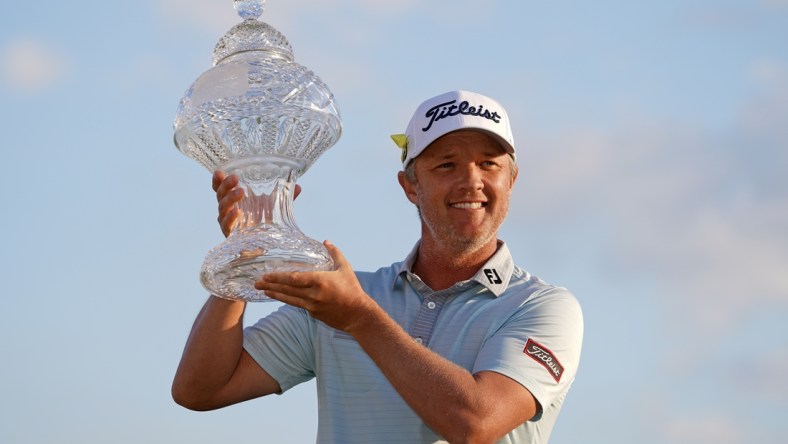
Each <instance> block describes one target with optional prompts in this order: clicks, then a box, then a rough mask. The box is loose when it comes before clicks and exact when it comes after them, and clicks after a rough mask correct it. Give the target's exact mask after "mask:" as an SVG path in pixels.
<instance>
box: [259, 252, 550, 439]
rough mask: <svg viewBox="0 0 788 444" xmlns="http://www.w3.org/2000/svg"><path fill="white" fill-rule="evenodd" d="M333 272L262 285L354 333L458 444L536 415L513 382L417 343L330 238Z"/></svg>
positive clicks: (283, 276) (416, 406)
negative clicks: (378, 301)
mask: <svg viewBox="0 0 788 444" xmlns="http://www.w3.org/2000/svg"><path fill="white" fill-rule="evenodd" d="M326 248H328V250H329V252H330V253H331V255H332V257H333V258H334V263H335V264H336V265H337V269H336V270H335V271H333V272H314V273H271V274H268V275H265V276H263V278H262V279H261V280H260V281H258V282H257V283H256V287H257V288H258V289H260V290H265V291H266V294H267V295H268V296H270V297H272V298H274V299H277V300H280V301H282V302H285V303H287V304H290V305H293V306H296V307H301V308H304V309H306V310H307V311H308V312H309V313H310V315H312V316H313V317H315V318H316V319H318V320H321V321H322V322H324V323H326V324H327V325H329V326H331V327H333V328H336V329H339V330H343V331H345V332H347V333H350V334H351V335H353V337H354V338H355V339H356V340H357V341H358V343H359V345H361V347H362V348H363V349H364V350H365V351H366V352H367V354H368V355H369V356H370V358H372V360H373V361H374V362H375V364H376V365H377V366H378V367H379V368H380V370H381V371H382V372H383V374H384V375H385V376H386V378H387V379H388V380H389V381H390V382H391V384H392V385H393V386H394V388H395V389H396V390H397V392H399V394H400V395H401V396H402V398H403V399H404V400H405V401H406V402H407V403H408V405H409V406H410V407H411V408H412V409H413V410H414V411H415V412H416V414H418V415H419V417H420V418H421V419H422V420H423V421H424V422H425V423H426V424H427V425H428V426H429V427H431V428H432V429H433V430H434V431H435V432H436V433H438V434H439V435H441V436H442V437H443V438H444V439H446V440H448V441H449V442H452V443H455V442H456V443H462V442H474V443H475V442H495V441H496V440H498V439H500V438H501V437H502V436H503V435H505V434H506V433H508V432H510V431H511V430H512V429H514V428H515V427H517V426H518V425H520V424H522V423H523V422H525V421H527V420H529V419H531V418H532V417H533V416H534V414H535V413H536V409H537V403H536V400H535V399H534V397H533V396H532V395H531V393H530V392H529V391H528V390H527V389H526V388H525V387H523V386H522V385H520V384H519V383H517V382H515V381H514V380H512V379H510V378H508V377H506V376H504V375H501V374H499V373H495V372H491V371H483V372H479V373H477V374H475V375H474V374H471V373H470V372H468V371H467V370H466V369H464V368H462V367H460V366H458V365H456V364H454V363H453V362H451V361H449V360H447V359H446V358H444V357H442V356H440V355H438V354H436V353H434V352H432V351H431V350H429V349H428V348H426V347H424V346H422V345H421V344H418V343H416V342H415V341H414V340H413V339H412V338H411V337H410V335H408V334H407V332H405V331H404V330H403V329H402V328H401V327H400V326H399V325H398V324H397V323H396V322H395V321H394V320H393V319H392V318H391V317H390V316H389V315H388V314H387V313H386V312H385V311H384V310H383V309H382V308H380V306H378V305H377V304H376V303H375V301H373V300H372V299H371V298H370V297H369V296H368V295H367V294H366V293H364V291H363V289H362V288H361V286H360V285H359V283H358V280H357V279H356V276H355V274H354V273H353V270H352V268H351V267H350V265H349V264H348V263H347V261H346V260H345V258H344V257H343V256H342V253H341V252H339V250H338V249H337V248H336V247H334V246H333V245H331V244H329V243H326Z"/></svg>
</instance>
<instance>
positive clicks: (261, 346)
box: [173, 91, 583, 443]
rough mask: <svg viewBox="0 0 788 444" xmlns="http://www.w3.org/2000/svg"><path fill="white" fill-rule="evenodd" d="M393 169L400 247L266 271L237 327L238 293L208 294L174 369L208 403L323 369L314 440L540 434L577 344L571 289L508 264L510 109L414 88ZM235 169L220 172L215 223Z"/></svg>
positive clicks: (230, 202) (512, 168)
mask: <svg viewBox="0 0 788 444" xmlns="http://www.w3.org/2000/svg"><path fill="white" fill-rule="evenodd" d="M392 137H394V139H395V141H397V142H398V145H400V146H401V147H402V148H403V171H401V172H400V173H399V176H398V179H399V183H400V185H401V186H402V189H403V191H404V192H405V196H406V197H407V198H408V199H409V200H410V201H411V202H412V203H413V204H414V205H415V206H416V208H417V210H418V214H419V217H420V219H421V239H420V241H419V242H418V243H417V244H416V246H415V247H414V249H413V251H412V252H411V254H410V255H409V256H408V257H407V258H406V259H405V261H403V262H399V263H395V264H393V265H391V266H390V267H385V268H381V269H380V270H378V271H377V272H374V273H355V272H354V271H353V269H352V268H351V266H350V264H349V263H348V262H347V261H346V260H345V258H344V256H343V255H342V253H341V252H340V251H339V250H338V249H337V248H336V247H335V246H333V245H332V244H331V243H329V242H326V243H325V245H326V248H327V249H328V250H329V252H330V254H331V255H332V257H333V259H334V262H335V266H336V269H335V270H334V271H328V272H306V273H270V274H267V275H264V276H262V277H261V278H260V280H259V281H257V282H256V283H255V286H256V288H258V289H260V290H264V291H265V292H266V294H267V295H268V296H270V297H271V298H274V299H276V300H279V301H281V302H284V303H285V304H286V305H283V306H282V307H281V308H280V309H279V311H277V312H275V313H273V314H271V315H270V316H268V317H266V318H263V319H261V320H259V321H258V322H257V323H256V324H255V325H253V326H251V327H248V328H246V330H244V329H243V327H242V321H243V319H242V317H243V311H244V307H245V303H244V302H238V301H227V300H223V299H219V298H216V297H211V298H209V300H208V302H207V303H206V304H205V307H204V308H203V310H202V311H201V312H200V314H199V315H198V317H197V320H196V321H195V325H194V327H193V329H192V332H191V336H190V337H189V340H188V342H187V345H186V349H185V351H184V355H183V358H182V360H181V364H180V366H179V368H178V371H177V374H176V377H175V381H174V383H173V397H174V398H175V400H176V401H177V402H178V403H180V404H182V405H184V406H186V407H189V408H192V409H196V410H208V409H214V408H219V407H223V406H226V405H230V404H233V403H237V402H241V401H244V400H247V399H252V398H256V397H259V396H264V395H268V394H271V393H282V392H284V391H286V390H288V389H290V388H291V387H293V386H295V385H296V384H298V383H301V382H303V381H306V380H309V379H311V378H313V377H316V378H317V390H318V403H319V424H318V438H317V441H318V442H321V443H322V442H325V443H371V442H375V443H381V442H391V443H432V442H444V441H448V442H451V443H461V442H472V443H477V442H479V443H491V442H501V443H545V442H547V440H548V438H549V435H550V432H551V430H552V427H553V424H554V422H555V420H556V416H557V415H558V412H559V410H560V409H561V406H562V403H563V401H564V399H565V397H566V394H567V391H568V389H569V386H570V385H571V383H572V381H573V380H574V377H575V373H576V370H577V366H578V361H579V357H580V348H581V343H582V335H583V319H582V314H581V311H580V307H579V305H578V303H577V301H576V299H575V298H574V297H573V296H572V295H571V294H570V293H569V292H567V291H566V290H565V289H563V288H560V287H554V286H551V285H548V284H546V283H544V282H543V281H541V280H539V279H538V278H536V277H534V276H532V275H530V274H529V273H527V272H526V271H524V270H522V269H520V268H518V267H516V266H515V265H514V263H513V261H512V258H511V256H510V254H509V251H508V248H507V247H506V244H504V243H503V242H502V241H500V240H498V238H497V234H498V228H499V227H500V225H501V223H502V222H503V220H504V218H505V217H506V214H507V212H508V209H509V200H510V196H511V192H512V187H513V185H514V182H515V180H516V179H517V171H518V170H517V164H516V154H515V147H514V143H513V139H512V134H511V130H510V126H509V120H508V116H507V114H506V112H505V111H504V109H503V108H502V107H501V106H500V104H498V103H497V102H495V101H494V100H492V99H490V98H488V97H485V96H482V95H479V94H475V93H471V92H466V91H454V92H449V93H446V94H442V95H440V96H437V97H434V98H432V99H429V100H427V101H426V102H424V103H423V104H421V105H420V106H419V107H418V109H417V110H416V113H415V114H414V115H413V117H412V119H411V121H410V123H409V125H408V128H407V131H406V134H405V135H398V136H392ZM237 183H238V182H237V179H236V178H234V177H232V176H230V177H226V178H225V177H224V175H223V174H221V173H217V174H216V175H215V176H214V189H215V190H216V191H217V197H218V199H219V220H220V224H221V226H222V229H223V231H224V232H225V234H228V233H229V232H230V231H231V230H232V228H233V226H234V225H235V222H236V219H237V217H238V210H237V209H235V207H234V206H235V204H236V203H237V202H238V201H239V200H240V198H241V196H242V191H240V189H238V188H236V185H237Z"/></svg>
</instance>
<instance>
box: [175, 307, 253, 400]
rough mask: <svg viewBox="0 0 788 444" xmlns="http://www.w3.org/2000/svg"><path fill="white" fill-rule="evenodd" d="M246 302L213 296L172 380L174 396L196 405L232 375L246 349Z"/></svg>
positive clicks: (196, 324) (201, 313) (194, 330)
mask: <svg viewBox="0 0 788 444" xmlns="http://www.w3.org/2000/svg"><path fill="white" fill-rule="evenodd" d="M245 308H246V303H245V302H242V301H229V300H225V299H220V298H218V297H213V296H212V297H210V298H208V301H207V302H206V303H205V305H204V306H203V308H202V310H201V311H200V313H199V314H198V315H197V319H196V320H195V321H194V325H193V326H192V330H191V333H190V334H189V339H188V340H187V342H186V347H185V348H184V351H183V356H182V357H181V362H180V365H179V366H178V370H177V372H176V374H175V378H174V380H173V384H172V396H173V399H175V401H176V402H177V403H179V404H181V405H183V406H185V407H189V408H197V409H199V408H200V407H201V404H202V403H203V402H204V401H205V400H206V399H209V398H210V397H211V395H212V394H213V393H215V392H216V391H218V390H219V389H221V388H222V387H223V386H224V385H225V384H227V382H228V381H229V380H230V378H231V377H232V375H233V372H234V371H235V369H236V367H237V365H238V361H239V359H240V356H241V351H242V349H243V313H244V309H245Z"/></svg>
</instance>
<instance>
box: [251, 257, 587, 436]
mask: <svg viewBox="0 0 788 444" xmlns="http://www.w3.org/2000/svg"><path fill="white" fill-rule="evenodd" d="M417 251H418V245H416V247H414V249H413V251H412V252H411V253H410V255H409V256H408V257H407V258H406V259H405V261H403V262H398V263H395V264H393V265H391V266H390V267H386V268H381V269H379V270H378V271H376V272H374V273H366V272H358V273H357V275H358V279H359V281H360V282H361V285H362V287H363V288H364V290H365V291H366V292H367V294H369V295H370V296H371V297H372V298H373V299H375V300H376V301H377V303H378V304H379V305H380V306H381V307H382V308H383V309H384V310H385V311H386V312H387V313H388V314H389V315H390V316H391V317H392V318H393V319H394V320H395V321H396V322H397V323H399V325H401V326H402V328H403V329H404V330H405V331H407V332H408V333H410V335H411V336H412V337H413V338H414V340H415V341H417V342H419V343H421V344H423V345H424V346H426V347H429V348H430V349H431V350H432V351H434V352H435V353H438V354H440V355H441V356H444V357H445V358H447V359H449V360H451V361H453V362H454V363H456V364H458V365H460V366H461V367H463V368H465V369H467V370H468V371H469V372H471V373H477V372H480V371H482V370H491V371H495V372H498V373H501V374H503V375H506V376H508V377H510V378H512V379H514V380H515V381H517V382H519V383H520V384H522V385H523V386H524V387H525V388H527V389H528V390H529V391H530V392H531V393H532V394H533V396H534V398H536V400H537V401H538V403H539V406H540V409H539V412H538V413H537V415H536V417H535V418H534V419H533V420H531V421H528V422H526V423H524V424H522V425H520V426H519V427H517V428H515V429H514V430H513V431H512V432H511V433H509V434H508V435H506V436H505V437H504V438H503V439H501V440H500V441H499V442H500V443H520V444H523V443H546V442H547V440H548V438H549V436H550V432H551V430H552V428H553V424H554V423H555V420H556V417H557V415H558V412H559V411H560V409H561V406H562V404H563V401H564V399H565V397H566V394H567V391H568V390H569V387H570V386H571V384H572V381H574V379H575V373H576V371H577V366H578V362H579V359H580V348H581V345H582V340H583V317H582V313H581V310H580V305H579V304H578V302H577V300H576V299H575V297H574V296H573V295H572V294H570V293H569V292H568V291H567V290H566V289H564V288H561V287H555V286H552V285H549V284H546V283H545V282H543V281H542V280H540V279H539V278H537V277H535V276H532V275H530V274H529V273H527V272H526V271H524V270H522V269H520V268H518V267H516V266H515V265H514V262H513V261H512V257H511V255H510V254H509V249H508V248H507V247H506V245H505V244H504V243H503V242H499V247H498V250H497V251H496V253H495V255H493V257H492V258H490V260H489V261H488V262H487V263H486V264H485V265H484V266H483V267H482V268H481V269H480V270H479V271H478V273H477V274H476V275H475V276H474V277H473V278H472V279H470V280H468V281H463V282H458V283H456V284H455V285H454V286H453V287H451V288H448V289H445V290H442V291H432V290H431V289H430V288H429V287H427V286H426V285H425V284H424V283H423V282H422V281H421V279H419V277H418V276H417V275H415V274H414V273H412V272H411V271H410V270H411V265H412V264H413V261H414V260H415V257H416V252H417ZM244 348H245V349H246V350H247V351H248V352H249V354H250V355H251V356H252V357H253V358H254V359H255V360H256V361H257V363H258V364H260V366H261V367H262V368H263V369H265V371H266V372H268V373H269V374H270V375H271V376H272V377H273V378H274V379H276V380H277V381H278V382H279V385H280V387H281V388H282V391H283V392H284V391H287V390H288V389H290V388H291V387H293V386H295V385H296V384H299V383H301V382H304V381H308V380H310V379H312V378H314V377H316V378H317V394H318V417H319V420H318V432H317V442H318V443H341V444H353V443H358V444H367V443H372V442H374V443H397V444H400V443H435V442H445V441H443V440H442V438H441V437H440V436H438V435H437V434H435V433H434V432H433V431H432V430H431V429H430V428H429V427H427V426H426V425H425V424H424V423H423V422H422V421H421V419H420V418H419V417H418V416H417V415H416V414H415V413H414V412H413V410H411V409H410V407H408V405H407V404H405V402H404V401H403V400H402V398H401V397H400V396H399V394H398V393H397V392H396V390H394V388H393V387H392V386H391V384H390V383H389V382H388V380H387V379H386V378H385V376H383V374H382V373H381V372H380V370H379V369H378V368H377V366H376V365H375V363H374V362H372V360H371V359H370V358H369V356H367V354H366V353H365V352H364V351H363V350H362V349H361V347H360V346H359V345H358V343H357V342H356V341H355V340H354V339H353V337H352V336H350V335H349V334H347V333H345V332H342V331H339V330H335V329H333V328H331V327H328V326H326V325H325V324H323V323H322V322H319V321H316V320H315V319H313V318H311V317H310V316H309V315H308V313H307V312H306V311H304V310H302V309H297V308H294V307H291V306H288V305H283V306H282V307H281V308H280V309H279V310H278V311H276V312H274V313H272V314H271V315H269V316H267V317H265V318H263V319H260V320H259V321H258V322H257V323H256V324H255V325H253V326H250V327H247V328H246V329H245V330H244Z"/></svg>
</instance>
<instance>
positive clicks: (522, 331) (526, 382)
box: [473, 287, 583, 419]
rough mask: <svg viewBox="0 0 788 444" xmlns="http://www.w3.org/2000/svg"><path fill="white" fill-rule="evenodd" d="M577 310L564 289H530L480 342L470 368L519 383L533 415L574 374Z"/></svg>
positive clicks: (577, 345)
mask: <svg viewBox="0 0 788 444" xmlns="http://www.w3.org/2000/svg"><path fill="white" fill-rule="evenodd" d="M582 342H583V314H582V311H581V309H580V304H579V303H578V302H577V299H575V297H574V296H573V295H572V294H571V293H569V292H568V291H567V290H566V289H564V288H560V287H546V288H544V289H542V290H539V291H537V292H536V293H534V294H533V295H532V296H531V297H530V298H528V300H527V301H526V302H525V303H523V304H522V305H520V307H519V309H518V310H517V311H516V312H515V313H514V315H513V316H512V317H510V318H509V319H508V320H507V321H506V322H504V323H503V325H501V327H500V328H498V329H497V331H496V332H495V333H493V334H492V336H490V337H489V338H488V339H487V340H486V341H485V343H484V345H483V346H482V348H481V350H480V352H479V354H478V356H477V359H476V361H475V363H474V368H473V372H474V373H476V372H479V371H482V370H491V371H494V372H497V373H501V374H503V375H505V376H508V377H509V378H512V379H514V380H515V381H517V382H519V383H520V384H522V385H523V386H524V387H525V388H526V389H528V391H530V392H531V394H532V395H533V396H534V398H535V399H536V401H537V402H538V403H539V408H538V410H537V416H536V418H535V419H538V418H539V417H540V416H541V414H542V412H543V411H544V410H546V409H547V407H548V406H550V405H551V404H553V402H555V401H556V400H558V398H559V397H561V396H562V394H564V393H565V392H566V391H567V389H568V388H569V386H570V385H571V384H572V381H573V380H574V379H575V374H576V373H577V366H578V363H579V361H580V349H581V346H582Z"/></svg>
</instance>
